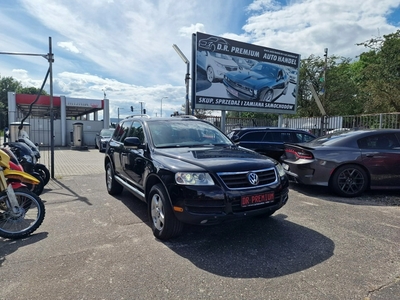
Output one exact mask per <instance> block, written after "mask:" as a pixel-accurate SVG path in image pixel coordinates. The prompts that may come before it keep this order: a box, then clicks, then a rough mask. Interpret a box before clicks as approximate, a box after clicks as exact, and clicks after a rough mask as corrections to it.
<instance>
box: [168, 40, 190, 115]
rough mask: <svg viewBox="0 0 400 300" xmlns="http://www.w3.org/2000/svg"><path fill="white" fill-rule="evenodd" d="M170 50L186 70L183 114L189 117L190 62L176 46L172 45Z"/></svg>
mask: <svg viewBox="0 0 400 300" xmlns="http://www.w3.org/2000/svg"><path fill="white" fill-rule="evenodd" d="M172 48H174V50H175V51H176V53H178V55H179V57H180V58H181V59H182V60H183V62H184V63H185V64H186V67H187V70H186V75H185V85H186V103H185V114H186V115H189V114H190V110H189V80H190V72H189V70H190V62H189V60H188V59H187V58H186V56H185V55H184V54H183V53H182V51H181V49H179V48H178V46H177V45H175V44H173V45H172Z"/></svg>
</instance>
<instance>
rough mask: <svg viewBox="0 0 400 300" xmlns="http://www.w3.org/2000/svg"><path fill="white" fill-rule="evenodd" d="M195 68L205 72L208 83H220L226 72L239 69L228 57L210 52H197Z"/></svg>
mask: <svg viewBox="0 0 400 300" xmlns="http://www.w3.org/2000/svg"><path fill="white" fill-rule="evenodd" d="M197 66H199V67H200V68H201V69H203V70H204V71H205V72H206V75H207V80H208V81H209V82H216V81H221V80H222V79H223V78H224V75H225V73H226V72H230V71H237V70H238V69H239V67H238V65H237V64H236V63H235V62H234V61H233V60H232V58H231V57H230V56H229V55H226V54H222V53H218V52H210V51H197Z"/></svg>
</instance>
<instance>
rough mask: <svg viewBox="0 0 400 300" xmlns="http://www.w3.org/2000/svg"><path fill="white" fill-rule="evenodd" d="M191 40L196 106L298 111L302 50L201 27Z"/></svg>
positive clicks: (193, 88) (239, 109)
mask: <svg viewBox="0 0 400 300" xmlns="http://www.w3.org/2000/svg"><path fill="white" fill-rule="evenodd" d="M192 45H193V48H192V50H193V52H192V57H193V58H194V60H195V62H194V65H193V66H194V67H193V76H192V79H193V80H192V91H194V93H193V96H192V97H193V102H192V104H193V105H192V106H193V107H194V108H198V109H210V110H228V111H244V112H248V111H251V112H264V113H285V114H286V113H289V114H293V113H295V112H296V107H297V90H298V89H297V85H298V69H299V67H300V55H299V54H296V53H292V52H288V51H284V50H279V49H272V48H268V47H262V46H258V45H252V44H248V43H243V42H239V41H234V40H231V39H227V38H221V37H216V36H210V35H207V34H204V33H201V32H197V33H196V34H193V39H192Z"/></svg>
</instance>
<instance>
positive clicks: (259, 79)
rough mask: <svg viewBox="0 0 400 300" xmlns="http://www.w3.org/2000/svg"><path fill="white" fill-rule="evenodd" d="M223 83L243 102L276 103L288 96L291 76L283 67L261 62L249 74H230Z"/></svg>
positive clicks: (227, 74)
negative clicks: (282, 97) (280, 98)
mask: <svg viewBox="0 0 400 300" xmlns="http://www.w3.org/2000/svg"><path fill="white" fill-rule="evenodd" d="M223 83H224V85H225V86H226V90H227V92H228V93H229V94H231V95H232V96H235V97H236V98H238V99H241V100H256V101H263V102H274V101H275V100H276V99H278V98H279V97H280V96H281V95H286V93H287V90H288V86H289V75H288V74H287V72H286V70H285V69H283V68H282V67H280V66H278V65H274V64H270V63H266V62H259V63H258V64H256V65H255V66H253V67H252V68H251V69H250V70H249V71H247V72H238V71H236V72H228V73H226V74H225V76H224V79H223Z"/></svg>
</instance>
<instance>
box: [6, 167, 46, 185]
mask: <svg viewBox="0 0 400 300" xmlns="http://www.w3.org/2000/svg"><path fill="white" fill-rule="evenodd" d="M3 172H4V176H5V177H6V178H10V179H17V180H20V181H21V182H24V183H30V184H39V183H40V181H39V180H38V179H36V178H35V177H34V176H32V175H30V174H28V173H25V172H22V171H18V170H10V169H4V171H3Z"/></svg>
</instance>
